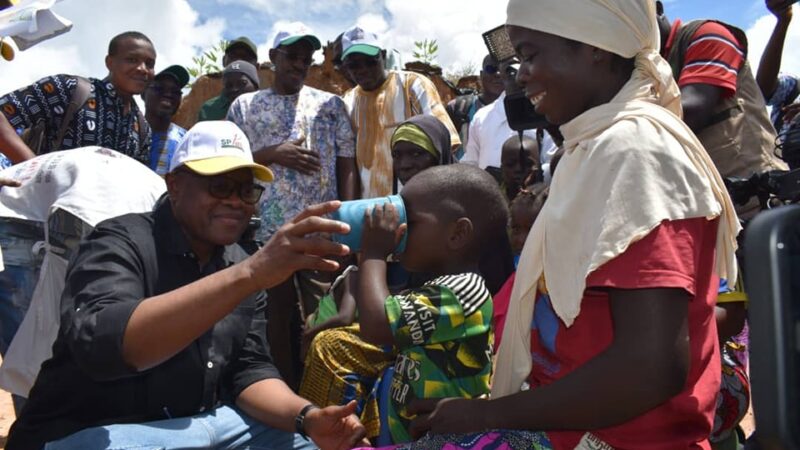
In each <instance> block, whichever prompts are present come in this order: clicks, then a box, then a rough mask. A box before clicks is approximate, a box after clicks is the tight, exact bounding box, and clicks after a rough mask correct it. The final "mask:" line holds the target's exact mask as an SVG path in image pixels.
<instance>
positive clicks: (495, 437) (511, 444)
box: [380, 430, 553, 450]
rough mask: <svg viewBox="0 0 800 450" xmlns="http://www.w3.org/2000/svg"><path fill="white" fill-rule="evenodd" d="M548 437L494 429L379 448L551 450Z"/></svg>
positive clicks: (531, 432) (425, 438)
mask: <svg viewBox="0 0 800 450" xmlns="http://www.w3.org/2000/svg"><path fill="white" fill-rule="evenodd" d="M552 448H553V446H552V444H550V439H548V438H547V434H546V433H543V432H534V431H519V430H494V431H487V432H482V433H469V434H438V435H426V436H425V437H423V438H422V439H420V440H418V441H414V442H409V443H407V444H400V445H395V446H391V447H382V448H381V449H380V450H551V449H552Z"/></svg>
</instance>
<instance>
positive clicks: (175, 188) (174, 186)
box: [164, 173, 183, 202]
mask: <svg viewBox="0 0 800 450" xmlns="http://www.w3.org/2000/svg"><path fill="white" fill-rule="evenodd" d="M180 178H181V177H180V176H178V175H177V174H175V173H168V174H166V175H165V176H164V182H165V183H166V184H167V193H168V194H169V198H170V201H173V202H174V201H175V199H177V198H179V197H180V192H181V190H183V183H182V182H181V181H182V180H181V179H180Z"/></svg>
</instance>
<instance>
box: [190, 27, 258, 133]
mask: <svg viewBox="0 0 800 450" xmlns="http://www.w3.org/2000/svg"><path fill="white" fill-rule="evenodd" d="M235 61H247V62H248V63H250V64H252V65H253V66H255V67H256V70H258V49H257V48H256V45H255V44H253V41H251V40H250V39H248V38H246V37H244V36H241V37H238V38H236V39H234V40H232V41H230V42H229V43H228V46H227V47H225V54H224V55H223V57H222V66H223V67H225V68H227V67H228V66H229V65H230V64H231V63H232V62H235ZM223 82H224V81H223ZM254 84H255V85H256V87H258V83H256V82H254ZM234 100H235V98H233V97H231V96H230V95H227V93H226V92H225V89H224V87H223V90H222V92H221V93H220V95H218V96H216V97H214V98H212V99H210V100H208V101H206V102H205V103H203V106H202V107H201V108H200V113H199V114H198V115H197V121H198V122H202V121H204V120H225V116H226V115H227V114H228V107H230V105H231V102H233V101H234Z"/></svg>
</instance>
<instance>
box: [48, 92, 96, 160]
mask: <svg viewBox="0 0 800 450" xmlns="http://www.w3.org/2000/svg"><path fill="white" fill-rule="evenodd" d="M75 81H76V82H77V83H76V84H75V88H73V90H72V94H71V95H70V100H69V106H67V111H66V112H65V113H64V117H63V118H62V119H61V126H60V127H59V128H58V134H57V135H56V140H55V141H53V146H52V147H51V148H52V149H53V150H61V144H62V143H63V141H64V135H65V134H66V133H67V128H69V124H70V123H72V120H73V119H74V118H75V113H77V112H78V109H79V108H82V107H83V105H84V104H85V103H86V101H87V100H89V96H90V95H91V92H92V83H91V82H90V81H89V80H87V79H86V78H84V77H79V76H76V77H75Z"/></svg>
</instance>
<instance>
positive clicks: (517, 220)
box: [492, 183, 549, 351]
mask: <svg viewBox="0 0 800 450" xmlns="http://www.w3.org/2000/svg"><path fill="white" fill-rule="evenodd" d="M548 193H549V189H548V188H547V186H545V185H544V184H542V183H539V184H535V185H533V186H530V187H529V188H526V189H522V190H521V191H519V194H517V196H516V197H514V200H512V201H511V205H510V207H509V223H508V235H509V237H510V239H511V249H512V251H513V252H514V265H515V267H516V263H517V261H518V260H519V255H520V254H521V253H522V247H524V246H525V239H527V237H528V232H530V230H531V227H532V226H533V222H535V221H536V217H537V216H539V211H541V210H542V207H543V206H544V202H545V200H547V194H548ZM515 278H516V272H514V273H512V274H511V276H510V277H508V280H507V281H506V282H505V284H503V287H502V288H500V290H499V291H498V292H497V294H495V296H494V318H493V319H492V323H493V324H494V344H495V345H494V349H495V351H497V349H498V348H500V342H501V341H502V338H503V327H504V326H505V322H506V312H508V303H509V301H511V290H512V288H513V287H514V279H515Z"/></svg>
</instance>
